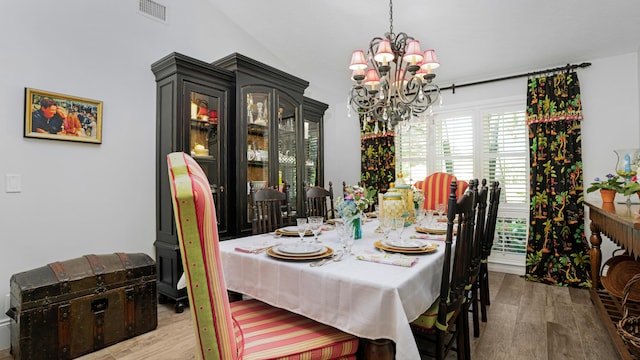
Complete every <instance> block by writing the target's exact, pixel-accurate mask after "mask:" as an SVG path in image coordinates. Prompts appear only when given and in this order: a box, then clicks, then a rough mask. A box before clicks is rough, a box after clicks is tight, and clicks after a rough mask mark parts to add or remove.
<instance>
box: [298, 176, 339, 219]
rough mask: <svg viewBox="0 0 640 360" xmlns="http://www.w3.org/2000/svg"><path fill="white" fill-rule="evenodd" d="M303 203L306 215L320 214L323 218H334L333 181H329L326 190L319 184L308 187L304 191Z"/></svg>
mask: <svg viewBox="0 0 640 360" xmlns="http://www.w3.org/2000/svg"><path fill="white" fill-rule="evenodd" d="M327 201H328V202H329V204H328V205H327ZM305 204H306V205H307V216H322V217H324V219H325V220H329V219H332V218H335V217H336V210H335V209H334V206H333V183H332V182H331V181H329V189H328V190H327V189H325V188H323V187H321V186H312V187H309V188H308V189H307V190H306V191H305Z"/></svg>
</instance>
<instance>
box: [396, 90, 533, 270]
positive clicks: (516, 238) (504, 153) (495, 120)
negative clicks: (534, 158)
mask: <svg viewBox="0 0 640 360" xmlns="http://www.w3.org/2000/svg"><path fill="white" fill-rule="evenodd" d="M528 149H529V139H528V133H527V127H526V124H525V111H524V102H522V103H521V102H517V103H511V104H498V105H491V104H489V105H482V106H475V107H473V108H470V109H465V110H464V111H456V112H440V113H437V114H435V115H433V116H430V117H420V118H415V119H412V121H411V126H410V128H404V129H400V130H398V131H397V132H396V172H402V173H403V174H404V176H405V177H407V178H409V179H411V181H412V182H415V181H418V180H422V179H424V177H425V176H426V175H428V174H431V173H433V172H437V171H442V172H447V173H450V174H453V175H455V176H456V177H457V178H458V179H459V180H470V179H487V181H488V182H491V181H494V180H498V181H499V182H500V186H501V187H502V193H501V199H500V208H499V212H498V220H497V224H496V233H495V237H494V246H493V251H492V254H491V257H490V259H489V261H490V262H494V263H503V264H510V265H517V266H522V267H524V265H525V256H526V242H527V231H528V216H529V206H528V205H529V190H528V189H529V163H528Z"/></svg>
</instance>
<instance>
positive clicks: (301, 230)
mask: <svg viewBox="0 0 640 360" xmlns="http://www.w3.org/2000/svg"><path fill="white" fill-rule="evenodd" d="M296 223H297V226H298V235H299V236H300V245H303V244H304V235H305V234H306V232H307V230H308V229H309V223H308V222H307V218H297V219H296Z"/></svg>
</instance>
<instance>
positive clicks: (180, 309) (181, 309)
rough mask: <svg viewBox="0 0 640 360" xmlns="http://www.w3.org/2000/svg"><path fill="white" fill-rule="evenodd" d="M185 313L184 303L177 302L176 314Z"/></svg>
mask: <svg viewBox="0 0 640 360" xmlns="http://www.w3.org/2000/svg"><path fill="white" fill-rule="evenodd" d="M183 312H184V301H182V300H178V301H176V313H178V314H182V313H183Z"/></svg>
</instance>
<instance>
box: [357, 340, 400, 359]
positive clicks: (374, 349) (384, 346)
mask: <svg viewBox="0 0 640 360" xmlns="http://www.w3.org/2000/svg"><path fill="white" fill-rule="evenodd" d="M362 340H363V341H362V343H361V344H362V345H363V346H364V359H365V360H393V359H394V358H395V350H394V348H393V341H391V340H388V339H378V340H369V339H362Z"/></svg>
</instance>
